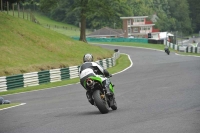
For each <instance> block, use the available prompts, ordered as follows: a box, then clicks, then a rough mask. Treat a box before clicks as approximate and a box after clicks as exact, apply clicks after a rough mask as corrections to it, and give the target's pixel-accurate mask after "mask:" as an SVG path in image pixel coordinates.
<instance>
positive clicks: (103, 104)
mask: <svg viewBox="0 0 200 133" xmlns="http://www.w3.org/2000/svg"><path fill="white" fill-rule="evenodd" d="M102 95H104V94H103V93H102V92H101V91H100V90H95V91H94V93H93V98H94V102H95V104H96V106H97V108H98V109H99V111H100V112H101V113H102V114H105V113H108V112H109V106H108V103H107V101H106V99H105V98H106V97H105V96H104V97H102Z"/></svg>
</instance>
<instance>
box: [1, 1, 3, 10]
mask: <svg viewBox="0 0 200 133" xmlns="http://www.w3.org/2000/svg"><path fill="white" fill-rule="evenodd" d="M1 11H3V0H1Z"/></svg>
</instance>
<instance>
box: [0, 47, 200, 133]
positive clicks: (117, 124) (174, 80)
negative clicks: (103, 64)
mask: <svg viewBox="0 0 200 133" xmlns="http://www.w3.org/2000/svg"><path fill="white" fill-rule="evenodd" d="M102 47H106V48H110V49H115V48H118V49H119V50H120V52H121V53H126V54H128V55H130V58H131V59H132V62H133V65H132V67H131V68H129V69H127V70H126V71H124V72H122V73H119V74H116V75H113V77H112V82H113V83H114V84H115V94H116V100H117V103H118V110H116V111H112V110H110V112H109V113H108V114H101V113H100V112H99V111H98V109H97V108H95V107H94V106H91V105H90V104H89V103H88V101H87V99H86V97H85V90H84V89H83V88H82V87H81V85H80V84H75V85H69V86H63V87H58V88H55V89H47V90H42V91H35V92H29V93H22V94H15V95H7V96H4V98H5V99H8V100H10V101H11V102H21V103H26V104H25V105H23V106H18V107H14V108H10V109H6V110H1V111H0V133H102V132H106V133H200V58H198V57H187V56H178V55H175V54H174V53H171V54H170V55H167V54H165V53H164V52H160V51H155V50H147V49H140V48H130V47H118V46H114V47H113V46H102Z"/></svg>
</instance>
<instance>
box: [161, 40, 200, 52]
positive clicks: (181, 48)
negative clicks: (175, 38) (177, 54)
mask: <svg viewBox="0 0 200 133" xmlns="http://www.w3.org/2000/svg"><path fill="white" fill-rule="evenodd" d="M164 44H165V45H167V46H168V47H170V48H172V49H174V50H177V51H181V52H185V53H200V47H190V46H181V45H177V44H173V43H169V42H167V44H166V41H165V42H164Z"/></svg>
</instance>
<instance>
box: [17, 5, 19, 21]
mask: <svg viewBox="0 0 200 133" xmlns="http://www.w3.org/2000/svg"><path fill="white" fill-rule="evenodd" d="M17 8H18V9H17V10H18V18H19V2H17Z"/></svg>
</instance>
